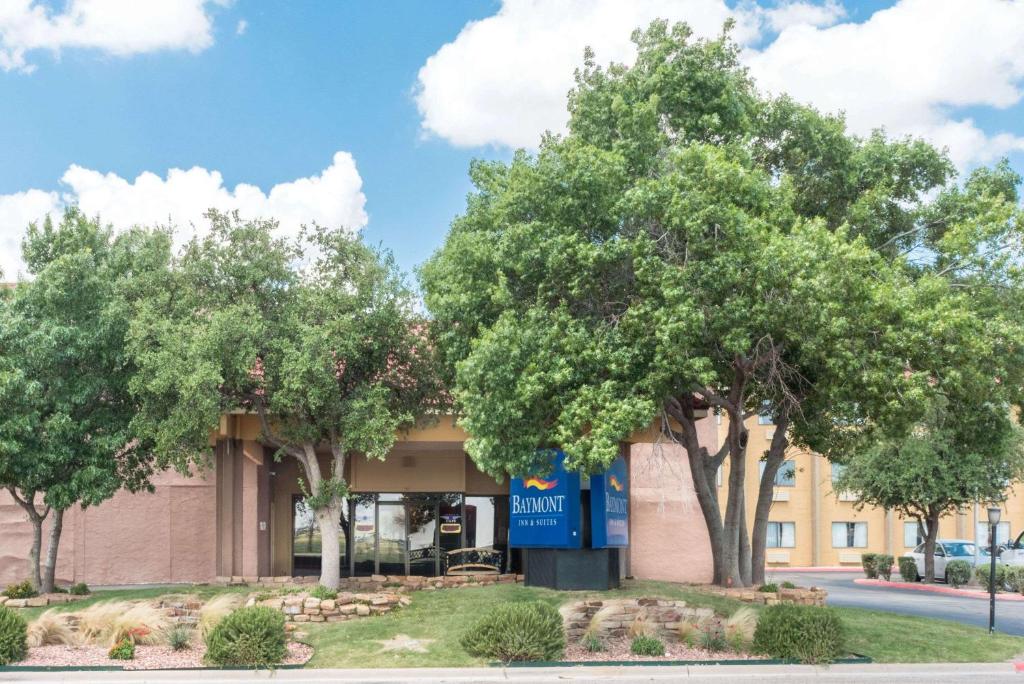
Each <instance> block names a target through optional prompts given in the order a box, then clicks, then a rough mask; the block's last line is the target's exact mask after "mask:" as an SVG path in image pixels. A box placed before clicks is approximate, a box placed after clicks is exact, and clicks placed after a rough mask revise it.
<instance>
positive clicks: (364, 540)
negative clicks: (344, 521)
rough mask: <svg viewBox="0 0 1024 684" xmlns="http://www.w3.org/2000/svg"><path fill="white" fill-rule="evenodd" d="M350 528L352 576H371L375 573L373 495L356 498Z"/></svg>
mask: <svg viewBox="0 0 1024 684" xmlns="http://www.w3.org/2000/svg"><path fill="white" fill-rule="evenodd" d="M352 526H353V531H352V561H353V567H352V571H353V572H352V574H354V575H372V574H374V573H376V572H377V567H376V557H377V546H376V545H377V504H376V501H375V500H374V496H373V494H360V495H357V496H356V501H355V512H354V513H353V516H352Z"/></svg>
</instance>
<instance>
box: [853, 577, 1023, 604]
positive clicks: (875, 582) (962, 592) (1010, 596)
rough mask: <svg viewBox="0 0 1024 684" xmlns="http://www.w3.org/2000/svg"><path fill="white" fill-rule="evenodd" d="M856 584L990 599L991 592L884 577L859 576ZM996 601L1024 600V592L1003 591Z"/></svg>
mask: <svg viewBox="0 0 1024 684" xmlns="http://www.w3.org/2000/svg"><path fill="white" fill-rule="evenodd" d="M853 583H854V584H862V585H864V586H868V587H885V588H887V589H909V590H910V591H926V592H929V593H932V594H947V595H949V596H963V597H964V598H975V599H984V600H986V601H988V599H989V593H988V592H987V591H983V590H981V589H956V588H954V587H951V586H948V585H945V584H941V585H940V584H921V583H920V582H890V581H887V580H882V579H867V578H866V577H858V578H857V579H855V580H853ZM996 601H1024V594H1014V593H1010V592H1005V591H1004V592H1002V593H1000V594H996Z"/></svg>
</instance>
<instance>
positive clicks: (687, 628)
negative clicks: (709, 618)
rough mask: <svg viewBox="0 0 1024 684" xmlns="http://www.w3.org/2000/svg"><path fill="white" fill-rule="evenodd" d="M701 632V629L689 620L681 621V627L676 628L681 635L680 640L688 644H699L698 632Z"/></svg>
mask: <svg viewBox="0 0 1024 684" xmlns="http://www.w3.org/2000/svg"><path fill="white" fill-rule="evenodd" d="M699 632H700V629H699V628H698V627H697V625H695V624H693V623H692V622H689V621H687V620H683V621H682V622H680V623H679V627H677V628H676V633H677V634H678V635H679V641H680V642H682V643H684V644H686V645H687V646H696V645H697V634H698V633H699Z"/></svg>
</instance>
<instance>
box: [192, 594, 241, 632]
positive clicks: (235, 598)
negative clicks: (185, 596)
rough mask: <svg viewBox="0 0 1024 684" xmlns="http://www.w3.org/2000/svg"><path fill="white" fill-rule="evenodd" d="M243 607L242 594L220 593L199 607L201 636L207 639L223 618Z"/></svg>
mask: <svg viewBox="0 0 1024 684" xmlns="http://www.w3.org/2000/svg"><path fill="white" fill-rule="evenodd" d="M241 607H242V596H241V595H240V594H218V595H217V596H214V597H213V598H212V599H210V600H209V601H207V602H206V603H204V604H203V607H202V608H200V609H199V636H201V637H202V638H203V639H206V638H207V637H208V636H209V635H210V632H212V631H213V629H214V627H216V626H217V625H218V624H219V623H220V621H221V620H223V619H224V618H225V617H227V616H228V615H230V614H231V612H232V611H234V610H237V609H238V608H241Z"/></svg>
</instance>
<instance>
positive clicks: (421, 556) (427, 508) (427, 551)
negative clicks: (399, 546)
mask: <svg viewBox="0 0 1024 684" xmlns="http://www.w3.org/2000/svg"><path fill="white" fill-rule="evenodd" d="M405 503H406V515H407V516H408V520H409V574H410V575H421V576H425V577H432V576H434V575H436V574H437V573H438V568H437V561H438V554H437V496H436V495H434V494H406V495H405Z"/></svg>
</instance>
